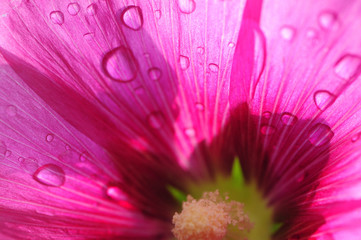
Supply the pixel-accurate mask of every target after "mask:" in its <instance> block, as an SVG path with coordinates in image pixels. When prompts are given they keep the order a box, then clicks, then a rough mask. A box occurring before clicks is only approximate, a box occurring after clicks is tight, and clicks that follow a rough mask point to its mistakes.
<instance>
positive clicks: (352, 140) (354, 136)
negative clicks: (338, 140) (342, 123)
mask: <svg viewBox="0 0 361 240" xmlns="http://www.w3.org/2000/svg"><path fill="white" fill-rule="evenodd" d="M360 136H361V133H356V134H355V135H353V136H352V138H351V142H357V141H358V140H359V139H360Z"/></svg>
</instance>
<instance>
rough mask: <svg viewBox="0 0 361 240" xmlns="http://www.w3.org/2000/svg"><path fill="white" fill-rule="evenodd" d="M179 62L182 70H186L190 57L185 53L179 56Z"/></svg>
mask: <svg viewBox="0 0 361 240" xmlns="http://www.w3.org/2000/svg"><path fill="white" fill-rule="evenodd" d="M179 64H180V68H181V69H182V70H186V69H187V68H189V58H188V57H186V56H183V55H181V56H179Z"/></svg>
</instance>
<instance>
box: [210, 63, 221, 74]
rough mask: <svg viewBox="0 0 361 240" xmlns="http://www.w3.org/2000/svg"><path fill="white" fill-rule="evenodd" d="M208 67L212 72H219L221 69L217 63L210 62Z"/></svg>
mask: <svg viewBox="0 0 361 240" xmlns="http://www.w3.org/2000/svg"><path fill="white" fill-rule="evenodd" d="M208 67H209V70H211V72H214V73H216V72H218V70H219V66H218V65H217V64H215V63H210V64H209V65H208Z"/></svg>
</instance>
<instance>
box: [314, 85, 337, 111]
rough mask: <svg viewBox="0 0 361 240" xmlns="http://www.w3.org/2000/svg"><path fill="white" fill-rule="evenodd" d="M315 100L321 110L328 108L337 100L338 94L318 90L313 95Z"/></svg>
mask: <svg viewBox="0 0 361 240" xmlns="http://www.w3.org/2000/svg"><path fill="white" fill-rule="evenodd" d="M313 100H314V102H315V104H316V106H317V108H318V109H320V110H321V111H324V110H326V109H327V108H328V107H329V106H331V105H332V104H333V103H334V101H335V100H336V96H335V95H333V94H332V93H330V92H329V91H326V90H319V91H316V92H315V94H314V95H313Z"/></svg>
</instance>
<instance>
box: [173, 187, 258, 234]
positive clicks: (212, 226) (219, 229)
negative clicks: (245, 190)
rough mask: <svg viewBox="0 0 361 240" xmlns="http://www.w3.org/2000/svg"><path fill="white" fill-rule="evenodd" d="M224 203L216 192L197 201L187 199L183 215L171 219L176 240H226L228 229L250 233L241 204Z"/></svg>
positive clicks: (179, 214) (177, 214) (207, 193)
mask: <svg viewBox="0 0 361 240" xmlns="http://www.w3.org/2000/svg"><path fill="white" fill-rule="evenodd" d="M227 200H228V198H227V197H226V201H224V200H223V198H222V197H221V196H220V195H219V192H218V190H217V191H215V192H206V193H204V194H203V197H202V198H201V199H200V200H195V199H194V198H192V197H191V196H188V198H187V201H186V202H184V203H183V210H182V212H181V213H175V215H174V216H173V224H174V229H173V230H172V232H173V234H174V236H175V237H176V238H177V239H178V240H221V239H224V238H225V237H226V235H227V229H228V226H229V225H233V226H235V227H237V228H238V229H239V230H241V231H250V229H251V228H252V224H251V223H250V221H249V218H248V216H247V215H246V214H245V213H244V211H243V204H242V203H239V202H236V201H227ZM239 239H241V238H239Z"/></svg>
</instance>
